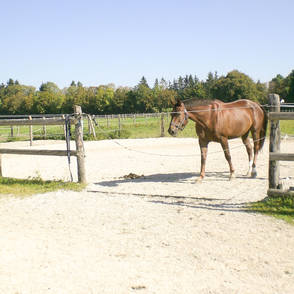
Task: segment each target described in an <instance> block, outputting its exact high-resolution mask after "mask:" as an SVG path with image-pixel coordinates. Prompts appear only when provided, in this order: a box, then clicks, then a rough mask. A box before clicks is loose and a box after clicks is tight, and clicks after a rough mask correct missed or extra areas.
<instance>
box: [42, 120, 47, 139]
mask: <svg viewBox="0 0 294 294" xmlns="http://www.w3.org/2000/svg"><path fill="white" fill-rule="evenodd" d="M45 119H46V118H45V117H44V116H43V120H44V121H45ZM43 137H44V139H45V140H46V139H47V128H46V125H45V124H44V125H43Z"/></svg>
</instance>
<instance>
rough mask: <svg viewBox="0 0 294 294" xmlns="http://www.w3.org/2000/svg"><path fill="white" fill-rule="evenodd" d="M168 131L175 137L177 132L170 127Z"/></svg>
mask: <svg viewBox="0 0 294 294" xmlns="http://www.w3.org/2000/svg"><path fill="white" fill-rule="evenodd" d="M168 133H169V134H170V135H171V136H173V137H176V135H177V132H175V131H174V130H172V129H171V128H169V129H168Z"/></svg>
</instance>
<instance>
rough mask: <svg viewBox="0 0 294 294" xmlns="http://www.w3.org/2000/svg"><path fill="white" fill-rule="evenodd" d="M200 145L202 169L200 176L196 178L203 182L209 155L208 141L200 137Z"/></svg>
mask: <svg viewBox="0 0 294 294" xmlns="http://www.w3.org/2000/svg"><path fill="white" fill-rule="evenodd" d="M199 146H200V151H201V169H200V177H199V178H198V179H197V180H196V181H197V182H201V181H202V179H203V178H204V177H205V164H206V157H207V146H208V141H207V140H205V139H202V138H199Z"/></svg>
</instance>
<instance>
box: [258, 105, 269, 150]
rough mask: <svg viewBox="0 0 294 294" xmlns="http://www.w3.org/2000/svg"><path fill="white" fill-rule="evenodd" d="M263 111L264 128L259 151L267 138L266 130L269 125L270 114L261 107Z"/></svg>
mask: <svg viewBox="0 0 294 294" xmlns="http://www.w3.org/2000/svg"><path fill="white" fill-rule="evenodd" d="M261 109H262V111H263V122H262V127H261V130H260V143H259V150H261V149H262V147H263V145H264V141H265V137H266V130H267V123H268V114H267V112H266V109H265V108H264V107H263V106H261Z"/></svg>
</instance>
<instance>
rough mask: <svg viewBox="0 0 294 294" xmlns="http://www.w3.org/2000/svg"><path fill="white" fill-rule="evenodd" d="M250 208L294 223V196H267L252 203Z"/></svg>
mask: <svg viewBox="0 0 294 294" xmlns="http://www.w3.org/2000/svg"><path fill="white" fill-rule="evenodd" d="M248 209H249V210H250V211H252V212H258V213H263V214H267V215H271V216H274V217H277V218H279V219H283V220H285V221H286V222H288V223H290V224H293V225H294V197H291V196H282V197H267V198H265V199H263V200H261V201H258V202H254V203H251V204H250V206H249V207H248Z"/></svg>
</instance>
